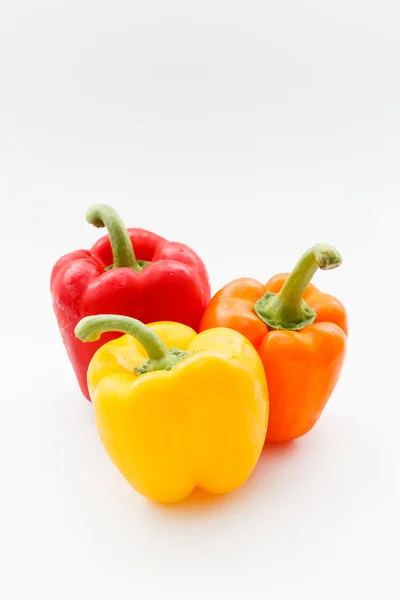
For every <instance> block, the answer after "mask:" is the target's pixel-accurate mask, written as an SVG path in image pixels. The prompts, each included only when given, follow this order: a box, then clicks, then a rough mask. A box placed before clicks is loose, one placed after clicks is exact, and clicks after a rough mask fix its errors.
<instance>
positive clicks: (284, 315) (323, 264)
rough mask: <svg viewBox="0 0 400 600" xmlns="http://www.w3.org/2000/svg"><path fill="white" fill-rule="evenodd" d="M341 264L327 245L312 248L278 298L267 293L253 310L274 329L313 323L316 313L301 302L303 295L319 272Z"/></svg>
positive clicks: (336, 253)
mask: <svg viewBox="0 0 400 600" xmlns="http://www.w3.org/2000/svg"><path fill="white" fill-rule="evenodd" d="M341 262H342V257H341V256H340V254H339V252H338V250H336V248H334V247H333V246H329V245H328V244H315V246H313V247H312V248H310V249H309V250H307V251H306V252H305V253H304V254H303V256H302V257H301V258H300V260H299V262H298V263H297V264H296V266H295V267H294V269H293V271H292V272H291V273H290V275H289V277H288V278H287V280H286V281H285V283H284V285H283V287H282V289H281V291H280V292H279V293H278V294H273V293H271V292H267V293H266V294H265V295H264V296H263V297H262V298H260V300H259V301H258V302H257V303H256V305H255V307H254V310H255V312H256V313H257V314H258V316H259V317H260V319H262V320H263V321H264V322H265V323H266V324H267V325H269V326H270V327H273V328H274V329H287V330H298V329H302V328H303V327H305V326H306V325H310V324H311V323H313V322H314V321H315V319H316V317H317V315H316V313H315V311H314V310H313V309H312V308H311V307H310V306H308V304H306V303H305V302H304V300H303V294H304V292H305V290H306V288H307V286H308V284H309V283H310V281H311V279H312V278H313V276H314V274H315V272H316V271H317V270H318V269H322V270H323V271H327V270H330V269H336V267H338V266H339V265H340V264H341Z"/></svg>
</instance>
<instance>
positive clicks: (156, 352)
mask: <svg viewBox="0 0 400 600" xmlns="http://www.w3.org/2000/svg"><path fill="white" fill-rule="evenodd" d="M107 331H118V332H120V333H126V334H128V335H131V336H132V337H134V338H135V339H136V340H137V341H138V342H139V343H140V344H141V345H142V346H143V348H144V349H145V350H146V352H147V354H148V356H149V358H148V360H146V361H145V362H144V363H143V365H141V366H140V367H137V368H136V374H137V375H142V374H143V373H148V372H150V371H169V370H170V369H172V367H173V366H174V365H175V364H176V363H177V362H179V361H180V360H182V359H183V358H186V356H188V353H187V352H184V351H182V350H179V349H178V348H171V350H168V348H167V347H166V345H165V344H164V342H163V341H162V340H161V339H160V338H159V337H158V335H157V334H156V333H155V332H154V331H153V330H152V329H150V327H147V326H146V325H144V324H143V323H142V322H141V321H138V320H137V319H133V318H131V317H123V316H119V315H95V316H91V317H84V318H83V319H81V320H80V321H79V323H78V324H77V326H76V327H75V336H76V337H77V338H78V339H79V340H81V342H96V341H97V340H98V339H100V336H101V334H102V333H106V332H107Z"/></svg>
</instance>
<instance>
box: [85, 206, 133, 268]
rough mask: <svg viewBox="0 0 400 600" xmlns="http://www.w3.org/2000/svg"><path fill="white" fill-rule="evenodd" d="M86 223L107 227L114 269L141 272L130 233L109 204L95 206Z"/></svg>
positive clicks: (91, 209)
mask: <svg viewBox="0 0 400 600" xmlns="http://www.w3.org/2000/svg"><path fill="white" fill-rule="evenodd" d="M86 221H87V222H88V223H90V224H91V225H94V226H95V227H106V228H107V231H108V235H109V238H110V243H111V250H112V254H113V268H114V269H117V268H118V267H129V268H130V269H133V270H134V271H137V272H140V271H141V270H142V267H141V266H140V265H139V264H138V261H137V260H136V257H135V253H134V251H133V248H132V242H131V240H130V237H129V234H128V231H127V229H126V227H125V225H124V224H123V222H122V219H121V218H120V216H119V215H118V213H117V212H116V211H115V210H114V209H113V208H111V206H108V205H107V204H95V205H94V206H91V207H90V208H89V210H88V211H87V213H86Z"/></svg>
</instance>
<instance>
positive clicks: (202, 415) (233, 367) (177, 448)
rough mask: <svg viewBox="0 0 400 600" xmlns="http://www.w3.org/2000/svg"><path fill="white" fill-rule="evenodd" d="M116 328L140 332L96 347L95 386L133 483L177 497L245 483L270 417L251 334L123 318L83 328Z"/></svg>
mask: <svg viewBox="0 0 400 600" xmlns="http://www.w3.org/2000/svg"><path fill="white" fill-rule="evenodd" d="M110 329H111V330H118V331H120V332H125V333H127V334H130V335H124V336H123V337H120V338H118V339H115V340H113V341H110V342H108V343H107V344H105V345H104V346H102V347H101V348H100V349H99V350H98V351H97V352H96V354H95V355H94V357H93V359H92V361H91V363H90V366H89V370H88V384H89V390H90V396H91V398H92V402H93V407H94V413H95V419H96V425H97V428H98V431H99V434H100V437H101V440H102V442H103V445H104V447H105V449H106V451H107V453H108V454H109V456H110V458H111V460H112V461H113V463H114V464H115V465H116V467H117V468H118V469H119V470H120V471H121V473H122V474H123V475H124V477H125V478H126V479H127V480H128V482H129V483H130V484H131V485H132V487H133V488H134V489H135V490H137V491H138V492H139V493H140V494H142V495H144V496H146V497H147V498H149V499H151V500H154V501H156V502H161V503H172V502H178V501H180V500H182V499H184V498H185V497H186V496H188V495H189V494H190V493H191V492H192V490H194V489H195V488H196V487H197V488H201V489H202V490H204V491H206V492H209V493H210V494H223V493H226V492H230V491H232V490H234V489H236V488H238V487H239V486H240V485H242V484H243V483H244V482H245V481H246V479H247V478H248V477H249V476H250V474H251V472H252V471H253V469H254V467H255V465H256V463H257V461H258V458H259V456H260V453H261V451H262V448H263V445H264V441H265V434H266V428H267V422H268V389H267V383H266V379H265V373H264V369H263V366H262V363H261V360H260V358H259V356H258V354H257V352H256V350H255V349H254V348H253V346H252V345H251V344H250V343H249V341H248V340H247V339H246V338H245V337H244V336H242V335H241V334H239V333H237V332H236V331H232V330H229V329H224V328H217V329H213V330H212V331H206V332H204V333H202V334H200V335H197V334H196V332H195V331H194V330H193V329H191V328H189V327H187V326H185V325H182V324H179V323H171V322H159V323H154V324H151V325H149V326H148V327H146V326H144V325H143V324H142V323H140V322H139V321H137V320H135V319H130V318H126V317H114V316H113V315H103V316H97V317H87V318H85V319H83V320H82V321H81V322H80V323H79V324H78V326H77V328H76V335H77V336H79V338H80V339H81V340H84V341H87V340H93V339H97V338H98V337H99V336H100V335H101V333H102V332H106V331H109V330H110ZM133 336H134V337H133ZM177 348H179V350H178V349H177Z"/></svg>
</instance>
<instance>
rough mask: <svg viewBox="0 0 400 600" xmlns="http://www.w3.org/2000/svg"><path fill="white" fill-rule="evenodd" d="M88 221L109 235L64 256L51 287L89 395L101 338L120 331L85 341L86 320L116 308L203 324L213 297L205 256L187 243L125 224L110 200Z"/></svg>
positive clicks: (150, 317)
mask: <svg viewBox="0 0 400 600" xmlns="http://www.w3.org/2000/svg"><path fill="white" fill-rule="evenodd" d="M86 219H87V221H88V222H89V223H91V224H93V225H95V226H96V227H104V226H106V227H107V229H108V233H109V236H105V237H103V238H101V239H100V240H99V241H98V242H97V243H96V244H95V245H94V246H93V247H92V249H91V250H78V251H76V252H72V253H70V254H67V255H66V256H63V257H62V258H60V259H59V260H58V261H57V263H56V264H55V266H54V268H53V271H52V274H51V284H50V286H51V293H52V298H53V307H54V312H55V315H56V317H57V321H58V325H59V328H60V331H61V335H62V339H63V342H64V345H65V347H66V349H67V352H68V356H69V358H70V360H71V363H72V365H73V368H74V370H75V374H76V376H77V379H78V382H79V385H80V388H81V390H82V393H83V394H84V395H85V396H86V398H88V399H89V391H88V388H87V381H86V374H87V368H88V365H89V362H90V360H91V358H92V356H93V354H94V353H95V352H96V350H97V349H98V348H99V347H100V346H101V345H102V344H104V343H105V342H106V341H107V340H110V339H112V338H113V337H115V336H117V335H119V334H116V333H115V332H113V333H108V334H107V335H106V336H104V338H103V339H102V340H99V341H98V342H95V343H92V344H84V343H83V342H81V341H80V340H78V339H77V338H76V337H75V335H74V328H75V326H76V325H77V323H78V322H79V321H80V319H82V318H83V317H85V316H88V315H95V314H101V313H112V314H121V315H126V316H131V317H135V318H137V319H140V320H141V321H144V322H145V323H150V322H152V321H161V320H171V321H178V322H180V323H183V324H185V325H188V326H189V327H192V328H194V329H196V330H197V328H198V325H199V322H200V319H201V317H202V314H203V312H204V309H205V307H206V305H207V302H208V301H209V299H210V285H209V280H208V275H207V271H206V268H205V266H204V264H203V262H202V260H201V259H200V258H199V256H197V254H196V253H195V252H194V251H193V250H191V249H190V248H189V247H188V246H186V245H185V244H180V243H177V242H168V241H167V240H165V239H164V238H162V237H160V236H159V235H156V234H155V233H151V232H150V231H145V230H143V229H128V230H126V229H125V227H124V225H123V223H122V221H121V220H120V218H119V216H118V215H117V213H116V212H115V211H114V210H113V209H112V208H111V207H109V206H106V205H96V206H93V207H92V208H90V209H89V210H88V212H87V215H86ZM136 257H137V258H136ZM137 259H138V260H137Z"/></svg>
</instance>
